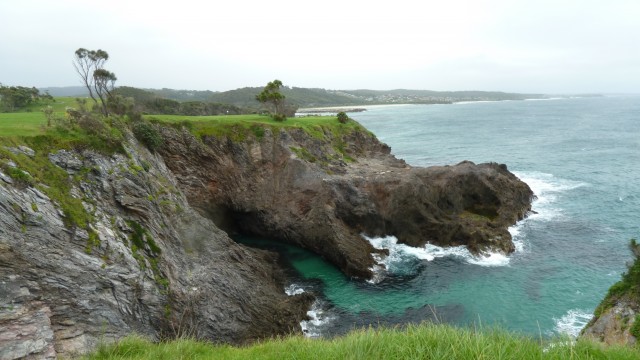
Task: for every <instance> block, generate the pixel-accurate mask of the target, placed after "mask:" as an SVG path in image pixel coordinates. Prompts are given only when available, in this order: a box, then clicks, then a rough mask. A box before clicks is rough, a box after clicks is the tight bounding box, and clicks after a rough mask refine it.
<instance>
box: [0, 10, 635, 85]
mask: <svg viewBox="0 0 640 360" xmlns="http://www.w3.org/2000/svg"><path fill="white" fill-rule="evenodd" d="M80 47H84V48H87V49H103V50H106V51H107V52H108V53H109V55H110V59H109V61H108V62H107V64H106V65H105V67H106V68H107V69H108V70H111V71H112V72H114V73H115V74H116V75H117V77H118V82H117V85H128V86H135V87H144V88H163V87H167V88H174V89H194V90H214V91H225V90H231V89H236V88H240V87H245V86H264V85H265V84H266V83H267V82H268V81H271V80H273V79H280V80H282V82H283V83H284V84H285V85H289V86H299V87H319V88H325V89H362V88H366V89H381V90H382V89H398V88H406V89H429V90H501V91H510V92H535V93H549V94H550V93H588V92H599V93H640V1H639V0H606V1H605V0H600V1H597V0H575V1H574V0H553V1H548V0H531V1H530V0H521V1H519V0H488V1H483V0H438V1H425V0H422V1H407V0H388V1H376V0H369V1H359V0H356V1H353V0H323V1H314V2H308V1H301V0H298V1H282V0H261V1H247V0H225V1H196V0H180V1H162V0H153V1H147V0H144V1H140V0H123V1H121V0H109V1H89V0H78V1H77V0H57V1H51V0H0V82H1V83H3V84H4V85H23V86H37V87H46V86H70V85H81V84H80V82H79V80H78V77H77V75H76V74H75V72H74V69H73V66H72V60H73V54H74V51H75V50H76V49H77V48H80Z"/></svg>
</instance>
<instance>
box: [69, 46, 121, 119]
mask: <svg viewBox="0 0 640 360" xmlns="http://www.w3.org/2000/svg"><path fill="white" fill-rule="evenodd" d="M107 60H109V54H108V53H107V52H106V51H104V50H100V49H98V50H87V49H85V48H79V49H78V50H76V52H75V59H74V61H73V67H74V68H75V69H76V72H77V73H78V75H80V79H81V80H82V82H83V83H84V86H85V87H86V88H87V90H89V96H90V97H91V99H93V101H94V102H95V103H96V105H98V106H100V107H101V108H102V113H103V114H104V115H107V116H108V115H109V109H108V108H107V101H108V100H109V97H111V91H112V90H113V89H114V87H115V82H116V80H117V78H116V75H115V74H114V73H112V72H110V71H108V70H105V69H104V67H103V66H104V63H105V62H107ZM96 97H97V98H96Z"/></svg>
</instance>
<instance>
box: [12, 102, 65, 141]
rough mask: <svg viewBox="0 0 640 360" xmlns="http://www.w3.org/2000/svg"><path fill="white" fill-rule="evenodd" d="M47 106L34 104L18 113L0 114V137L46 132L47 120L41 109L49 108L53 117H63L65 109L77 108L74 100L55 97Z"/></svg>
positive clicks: (33, 134)
mask: <svg viewBox="0 0 640 360" xmlns="http://www.w3.org/2000/svg"><path fill="white" fill-rule="evenodd" d="M54 100H55V101H53V102H49V103H47V104H35V105H31V106H29V107H27V108H26V109H25V110H23V111H20V112H12V113H0V136H4V137H7V136H36V135H42V134H44V133H45V132H46V129H45V126H46V125H47V119H46V117H45V116H44V113H43V112H42V109H43V108H45V107H47V105H49V106H51V107H52V108H53V111H54V115H55V116H58V117H63V116H64V114H65V109H66V108H67V107H77V103H76V99H75V98H69V97H57V98H54Z"/></svg>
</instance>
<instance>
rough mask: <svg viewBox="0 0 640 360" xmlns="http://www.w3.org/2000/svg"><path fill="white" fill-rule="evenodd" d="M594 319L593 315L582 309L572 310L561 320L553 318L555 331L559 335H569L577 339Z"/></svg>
mask: <svg viewBox="0 0 640 360" xmlns="http://www.w3.org/2000/svg"><path fill="white" fill-rule="evenodd" d="M592 318H593V314H591V313H588V312H585V311H583V310H580V309H571V310H569V311H567V313H566V314H564V315H563V316H562V317H561V318H560V319H556V318H553V321H555V327H554V331H555V332H556V333H558V334H564V335H569V336H570V337H572V338H574V339H575V338H576V337H578V335H580V331H581V330H582V328H584V327H585V325H587V324H588V323H589V321H591V319H592Z"/></svg>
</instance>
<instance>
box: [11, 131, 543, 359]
mask: <svg viewBox="0 0 640 360" xmlns="http://www.w3.org/2000/svg"><path fill="white" fill-rule="evenodd" d="M153 127H154V129H155V131H157V132H158V133H159V134H161V136H162V146H160V147H159V148H158V149H157V150H156V151H153V152H150V151H149V150H148V149H147V148H145V147H144V146H143V145H142V144H141V143H139V142H138V141H137V140H136V139H135V138H134V137H133V136H131V135H129V136H128V137H127V139H126V141H125V143H124V150H125V151H124V153H118V152H116V153H112V154H104V153H100V152H97V151H94V150H91V149H90V148H77V149H70V150H61V149H51V148H41V147H38V146H31V147H29V146H28V145H30V144H26V145H27V146H24V145H21V146H16V145H15V144H11V145H8V146H3V147H2V149H0V165H2V166H1V167H0V289H1V290H0V328H2V329H3V331H2V333H1V334H0V358H2V359H5V358H6V359H13V358H19V357H25V356H32V357H36V358H53V357H55V356H61V355H62V356H70V355H73V354H77V353H82V352H85V351H87V350H90V349H92V348H94V347H95V346H96V345H97V344H98V343H99V342H100V341H111V340H113V339H117V338H120V337H122V336H125V335H127V334H130V333H132V332H136V333H140V334H143V335H146V336H149V337H151V338H154V339H160V338H170V337H175V336H180V335H188V336H193V337H197V338H202V339H208V340H211V341H214V342H227V343H235V344H237V343H244V342H248V341H252V340H254V339H259V338H264V337H269V336H274V335H278V334H288V333H299V332H300V331H301V329H300V321H301V320H303V319H305V316H306V311H307V310H308V308H309V306H310V304H311V302H312V301H313V296H312V295H311V294H307V293H305V294H300V295H295V296H287V295H286V294H285V292H284V287H285V286H286V285H287V284H286V279H285V278H284V275H283V272H282V271H281V269H280V268H279V266H278V262H277V255H276V254H273V253H270V252H267V251H262V250H256V249H253V248H248V247H246V246H243V245H240V244H237V243H235V242H234V241H233V240H232V239H231V238H230V237H229V235H228V234H233V233H242V234H253V235H259V236H264V237H269V238H272V239H275V240H279V241H283V242H287V243H291V244H296V245H298V246H301V247H304V248H306V249H309V250H311V251H313V252H315V253H317V254H319V255H321V256H323V257H325V258H326V259H328V260H329V261H330V262H332V263H333V264H335V265H336V266H337V267H338V268H339V269H341V270H342V271H343V272H344V273H345V274H347V275H349V276H351V277H354V278H359V279H369V278H371V276H372V270H371V269H372V268H373V266H374V265H375V262H374V259H373V257H372V254H374V253H378V254H379V255H381V256H384V253H381V250H376V249H374V248H373V247H372V246H371V245H370V244H369V242H367V241H366V240H365V239H364V238H363V237H362V235H363V234H365V235H368V236H382V235H394V236H396V237H397V238H398V240H399V241H400V242H403V243H406V244H409V245H412V246H421V245H424V244H425V243H427V242H430V243H433V244H437V245H441V246H453V245H466V246H467V247H468V248H469V250H471V251H472V252H474V253H476V254H482V253H483V252H485V251H500V252H503V253H509V252H512V251H513V250H514V247H513V243H512V242H511V237H510V235H509V232H508V231H507V228H508V227H509V226H510V225H513V224H514V223H515V222H516V221H517V220H519V219H522V218H523V217H524V216H525V215H526V213H527V211H529V210H530V204H531V199H532V197H533V193H532V192H531V190H530V189H529V187H528V186H527V185H526V184H524V183H523V182H521V181H520V180H519V179H518V178H516V177H515V176H514V175H513V174H511V173H510V172H509V171H508V170H507V168H506V166H504V165H498V164H480V165H475V164H473V163H470V162H463V163H460V164H458V165H454V166H442V167H432V168H416V167H412V166H409V165H407V164H406V163H405V162H404V161H402V160H399V159H396V158H395V157H394V156H393V155H392V154H391V151H390V148H389V147H388V146H387V145H385V144H383V143H381V142H379V141H378V140H377V139H376V138H375V136H374V135H372V134H371V133H369V132H368V131H366V129H364V128H362V127H360V126H349V127H347V126H343V125H337V123H336V125H335V126H332V127H318V128H317V129H315V130H314V131H313V132H311V133H310V132H309V131H307V130H305V129H302V128H296V127H276V126H268V125H261V126H260V129H258V131H256V128H252V130H247V129H242V128H238V129H237V131H236V133H233V134H231V135H224V136H214V135H203V134H194V131H190V130H189V129H187V128H185V127H182V128H180V127H175V126H174V127H171V126H164V125H161V124H154V125H153ZM34 144H35V143H34ZM34 164H41V165H39V166H40V167H41V168H46V169H49V168H50V170H47V171H49V172H48V173H46V172H45V173H46V174H50V175H51V176H54V175H55V174H57V175H55V176H59V175H60V174H62V175H61V176H64V177H65V178H66V179H67V180H68V181H67V185H65V186H68V188H67V189H66V190H65V191H62V190H60V191H59V190H58V189H55V188H52V187H51V186H50V184H49V183H48V175H43V176H30V174H29V169H30V166H31V167H33V166H35V165H34ZM31 171H32V172H34V171H35V170H31ZM16 174H24V178H23V177H22V175H20V176H18V175H16ZM25 179H26V180H25ZM61 194H62V195H61ZM61 196H68V197H72V198H73V199H76V200H77V204H79V205H78V206H77V208H76V209H72V208H65V207H64V206H62V205H61V200H60V199H61ZM74 211H77V212H80V213H83V214H87V216H86V218H87V220H86V221H84V222H82V221H79V220H78V221H75V222H73V221H70V218H72V217H73V216H72V214H73V213H74ZM75 217H76V218H77V216H75Z"/></svg>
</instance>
